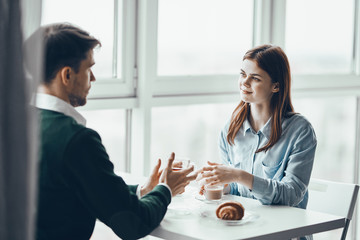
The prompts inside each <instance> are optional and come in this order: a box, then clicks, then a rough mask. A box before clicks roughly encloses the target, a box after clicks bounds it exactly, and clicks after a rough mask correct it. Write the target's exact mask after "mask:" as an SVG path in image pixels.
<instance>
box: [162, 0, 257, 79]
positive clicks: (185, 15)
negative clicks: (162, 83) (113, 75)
mask: <svg viewBox="0 0 360 240" xmlns="http://www.w3.org/2000/svg"><path fill="white" fill-rule="evenodd" d="M252 16H253V1H252V0H247V1H238V0H225V1H217V0H197V1H191V0H181V1H179V0H159V16H158V70H157V71H158V75H160V76H164V75H209V74H237V73H238V71H239V66H240V62H241V60H242V56H243V55H244V53H245V51H246V50H248V49H249V48H250V47H251V44H252V33H253V29H252V28H253V21H252Z"/></svg>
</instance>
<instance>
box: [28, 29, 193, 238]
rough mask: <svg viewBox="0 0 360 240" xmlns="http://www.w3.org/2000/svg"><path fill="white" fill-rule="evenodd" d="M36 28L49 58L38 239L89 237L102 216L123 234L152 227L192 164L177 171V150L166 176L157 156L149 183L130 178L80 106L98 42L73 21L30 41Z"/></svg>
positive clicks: (39, 102)
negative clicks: (118, 167) (119, 172)
mask: <svg viewBox="0 0 360 240" xmlns="http://www.w3.org/2000/svg"><path fill="white" fill-rule="evenodd" d="M36 36H41V38H42V39H43V44H44V62H45V64H44V65H45V74H44V75H45V76H44V81H43V83H42V84H41V86H40V87H39V93H38V94H37V99H36V107H37V108H39V109H40V110H39V112H40V124H41V125H40V133H41V145H40V147H41V148H40V163H39V164H40V165H39V197H38V212H37V233H36V237H37V239H41V240H42V239H51V240H56V239H62V240H63V239H67V240H69V239H89V238H90V237H91V234H92V232H93V229H94V225H95V220H96V219H99V220H101V221H102V222H104V223H105V224H106V225H107V226H109V227H110V228H111V229H112V230H113V231H114V232H115V233H116V234H117V235H118V236H119V237H121V238H123V239H135V238H140V237H143V236H145V235H147V234H149V233H150V232H151V231H152V230H153V229H154V228H156V227H157V226H158V225H159V223H160V222H161V220H162V219H163V217H164V215H165V213H166V209H167V206H168V205H169V203H170V201H171V196H175V195H177V194H179V193H181V192H183V191H184V188H185V186H186V185H187V184H188V183H189V181H191V180H194V179H195V177H196V175H195V174H193V175H189V173H191V172H192V171H193V167H191V168H188V169H185V170H182V171H180V172H173V171H172V163H173V161H174V153H172V154H171V157H170V159H169V161H168V165H167V167H166V168H165V169H164V170H163V172H162V174H161V176H160V172H159V168H160V165H161V162H160V160H159V161H158V164H157V165H156V167H155V168H154V170H153V172H152V174H151V176H150V178H149V179H148V181H147V183H146V184H145V185H144V186H143V187H139V186H132V185H127V184H125V182H124V181H123V179H122V178H121V177H119V176H117V175H115V174H114V172H113V164H112V163H111V162H110V161H109V157H108V155H107V153H106V151H105V148H104V146H103V145H102V143H101V139H100V136H99V135H98V133H97V132H95V131H94V130H92V129H89V128H86V127H85V123H86V121H85V119H84V118H83V117H82V116H81V115H80V113H78V112H77V111H76V110H75V108H74V107H77V106H82V105H85V104H86V97H87V95H88V93H89V90H90V88H91V83H92V82H93V81H95V76H94V74H93V73H92V71H91V67H92V66H93V65H94V64H95V62H94V58H93V49H94V48H95V47H96V46H98V45H100V42H99V41H98V40H97V39H95V38H93V37H91V36H90V35H89V34H88V33H87V32H85V31H83V30H81V29H79V28H77V27H74V26H72V25H69V24H54V25H49V26H45V27H42V28H40V29H39V30H38V31H37V32H36V33H34V34H33V36H31V37H30V38H29V39H30V40H29V41H27V42H26V43H25V46H26V45H27V44H30V43H31V42H36V41H34V38H35V37H36ZM31 39H32V40H31ZM27 47H29V46H27ZM159 182H160V183H159ZM158 183H159V184H158Z"/></svg>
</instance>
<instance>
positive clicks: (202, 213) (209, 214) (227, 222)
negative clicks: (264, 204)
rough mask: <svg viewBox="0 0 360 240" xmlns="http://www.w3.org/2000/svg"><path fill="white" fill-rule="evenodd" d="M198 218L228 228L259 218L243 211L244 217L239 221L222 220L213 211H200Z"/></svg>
mask: <svg viewBox="0 0 360 240" xmlns="http://www.w3.org/2000/svg"><path fill="white" fill-rule="evenodd" d="M200 216H201V217H203V218H208V219H211V220H214V221H217V222H220V223H222V224H225V225H229V226H239V225H243V224H246V223H249V222H253V221H256V220H257V219H258V218H259V217H260V216H259V215H258V214H256V213H254V212H251V211H247V210H245V215H244V217H243V218H242V219H241V220H223V219H220V218H218V217H217V216H216V212H215V211H214V210H202V211H200Z"/></svg>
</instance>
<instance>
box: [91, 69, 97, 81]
mask: <svg viewBox="0 0 360 240" xmlns="http://www.w3.org/2000/svg"><path fill="white" fill-rule="evenodd" d="M90 81H92V82H94V81H96V78H95V75H94V73H93V72H92V71H91V70H90Z"/></svg>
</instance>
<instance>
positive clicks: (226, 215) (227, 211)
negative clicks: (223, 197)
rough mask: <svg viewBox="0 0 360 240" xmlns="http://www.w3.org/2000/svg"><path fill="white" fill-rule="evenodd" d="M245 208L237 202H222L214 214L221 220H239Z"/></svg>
mask: <svg viewBox="0 0 360 240" xmlns="http://www.w3.org/2000/svg"><path fill="white" fill-rule="evenodd" d="M244 213H245V209H244V207H243V205H242V204H241V203H239V202H233V201H231V202H224V203H222V204H220V205H219V206H218V208H217V209H216V216H217V217H218V218H221V219H223V220H241V219H242V218H243V217H244Z"/></svg>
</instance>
